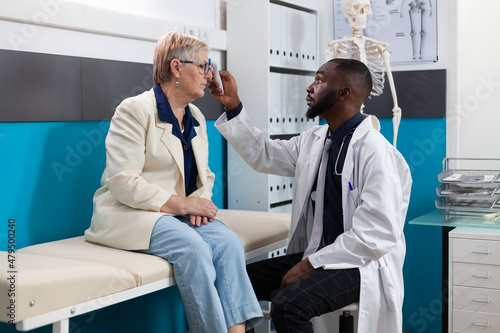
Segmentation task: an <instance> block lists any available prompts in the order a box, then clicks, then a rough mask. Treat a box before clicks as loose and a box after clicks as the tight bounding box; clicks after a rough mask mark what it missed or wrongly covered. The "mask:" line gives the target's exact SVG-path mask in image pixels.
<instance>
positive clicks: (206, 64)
mask: <svg viewBox="0 0 500 333" xmlns="http://www.w3.org/2000/svg"><path fill="white" fill-rule="evenodd" d="M179 61H180V62H182V63H183V64H195V65H198V68H199V69H200V71H202V72H203V74H208V72H209V71H213V70H214V69H213V68H212V66H210V63H211V59H208V62H205V61H191V60H179Z"/></svg>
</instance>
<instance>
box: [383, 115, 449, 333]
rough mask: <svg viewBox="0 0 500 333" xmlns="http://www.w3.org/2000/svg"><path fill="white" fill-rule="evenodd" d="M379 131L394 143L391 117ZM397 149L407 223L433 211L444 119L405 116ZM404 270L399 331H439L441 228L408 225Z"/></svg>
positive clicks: (443, 148)
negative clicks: (408, 184) (408, 180)
mask: <svg viewBox="0 0 500 333" xmlns="http://www.w3.org/2000/svg"><path fill="white" fill-rule="evenodd" d="M403 114H404V110H403ZM380 123H381V126H382V129H381V133H382V134H383V135H384V136H385V137H386V138H387V139H388V140H389V141H390V142H392V136H393V126H392V119H390V118H389V119H388V118H383V119H380ZM397 142H398V144H397V147H398V150H399V151H400V152H401V153H402V154H403V156H404V157H405V159H406V161H407V163H408V165H409V166H410V170H411V174H412V178H413V186H412V191H411V198H410V207H409V209H408V215H407V219H406V220H407V221H410V220H412V219H414V218H416V217H418V216H420V215H423V214H425V213H427V212H429V211H431V210H433V209H435V205H434V200H435V199H436V198H437V195H436V187H438V186H439V182H438V180H437V175H438V174H439V173H440V172H441V170H442V160H443V159H444V158H445V156H446V118H403V119H402V121H401V125H400V127H399V134H398V141H397ZM404 233H405V237H406V243H407V244H406V245H407V248H406V260H405V265H404V268H403V273H404V279H405V301H404V305H403V330H404V331H408V332H414V333H422V332H426V333H440V332H441V319H442V317H441V316H442V315H443V316H444V319H445V320H447V313H442V311H443V308H442V303H441V293H442V273H441V272H442V257H441V255H442V229H441V228H440V227H428V226H421V225H420V226H416V225H410V224H408V222H407V223H406V226H405V229H404Z"/></svg>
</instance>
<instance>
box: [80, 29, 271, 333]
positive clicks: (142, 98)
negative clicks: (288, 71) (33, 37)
mask: <svg viewBox="0 0 500 333" xmlns="http://www.w3.org/2000/svg"><path fill="white" fill-rule="evenodd" d="M208 51H209V49H208V46H207V45H206V44H205V43H203V42H202V41H200V40H198V39H196V38H194V37H191V36H188V35H184V34H180V33H176V32H172V33H168V34H167V35H165V36H164V37H162V38H161V39H160V40H159V41H158V43H157V45H156V49H155V51H154V65H153V76H154V78H153V79H154V83H155V86H154V87H153V88H152V89H151V90H149V91H146V92H144V93H142V94H140V95H138V96H135V97H131V98H127V99H125V100H124V101H123V102H122V103H121V104H120V105H119V106H118V107H117V109H116V112H115V114H114V116H113V118H112V119H111V124H110V128H109V133H108V135H107V137H106V168H105V170H104V173H103V175H102V178H101V186H102V187H101V188H100V189H98V190H97V192H96V193H95V195H94V213H93V216H92V222H91V226H90V228H89V229H88V230H86V232H85V238H86V240H88V241H90V242H95V243H100V244H104V245H107V246H111V247H115V248H119V249H124V250H140V251H141V252H144V253H149V254H152V255H155V256H159V257H162V258H164V259H165V260H167V261H168V262H169V263H171V264H172V265H173V268H174V276H175V280H176V282H177V285H178V288H179V291H180V294H181V297H182V300H183V302H184V308H185V312H186V316H187V320H188V324H189V330H190V332H210V333H214V332H217V333H218V332H226V331H228V332H230V333H233V332H244V331H245V324H246V325H247V326H248V327H251V326H253V325H254V324H255V322H256V321H258V320H259V319H260V317H261V316H262V312H261V309H260V306H259V303H258V302H257V299H256V297H255V294H254V292H253V289H252V286H251V284H250V281H249V279H248V276H247V274H246V269H245V259H244V250H243V245H242V244H241V241H240V239H239V237H238V236H237V235H236V234H235V233H234V232H232V231H231V230H230V229H229V228H228V227H226V226H225V225H224V224H223V223H222V222H220V221H218V220H217V219H216V214H217V207H216V206H215V204H214V203H213V202H212V201H211V197H212V187H213V184H214V178H215V176H214V174H213V173H212V172H211V171H210V169H209V167H208V139H207V132H206V123H205V118H204V116H203V114H202V113H201V112H200V110H199V109H198V108H197V107H196V106H194V105H192V104H190V103H191V102H192V101H193V100H195V99H196V98H199V97H202V96H203V95H204V89H205V87H206V86H207V82H208V80H210V79H211V78H212V68H211V67H210V65H209V62H208V61H209V59H208Z"/></svg>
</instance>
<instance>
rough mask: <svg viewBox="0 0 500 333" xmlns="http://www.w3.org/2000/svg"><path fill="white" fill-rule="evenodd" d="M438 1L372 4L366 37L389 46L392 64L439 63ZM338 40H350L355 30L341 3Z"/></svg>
mask: <svg viewBox="0 0 500 333" xmlns="http://www.w3.org/2000/svg"><path fill="white" fill-rule="evenodd" d="M437 2H438V0H371V5H372V13H371V15H369V16H368V20H367V24H366V29H365V30H364V32H363V34H364V35H365V36H366V37H369V38H373V39H375V40H377V41H380V42H384V43H387V44H389V46H387V48H386V49H387V50H388V51H389V52H390V53H391V64H395V63H412V62H436V61H437V60H438V46H437V45H438V35H437V24H438V21H437ZM333 12H334V13H333V17H334V23H333V24H334V38H335V39H341V38H343V37H345V36H350V35H351V32H352V29H351V27H350V25H349V22H348V21H347V19H346V18H345V16H344V14H343V12H342V8H341V0H333Z"/></svg>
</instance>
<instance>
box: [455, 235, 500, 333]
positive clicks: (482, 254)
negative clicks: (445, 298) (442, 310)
mask: <svg viewBox="0 0 500 333" xmlns="http://www.w3.org/2000/svg"><path fill="white" fill-rule="evenodd" d="M449 249H450V252H449V287H450V289H449V314H448V315H449V320H448V327H449V332H454V333H455V332H456V333H458V332H482V333H487V332H491V333H493V332H495V333H498V332H500V230H499V229H495V228H466V227H460V228H456V229H454V230H452V231H450V233H449Z"/></svg>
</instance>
